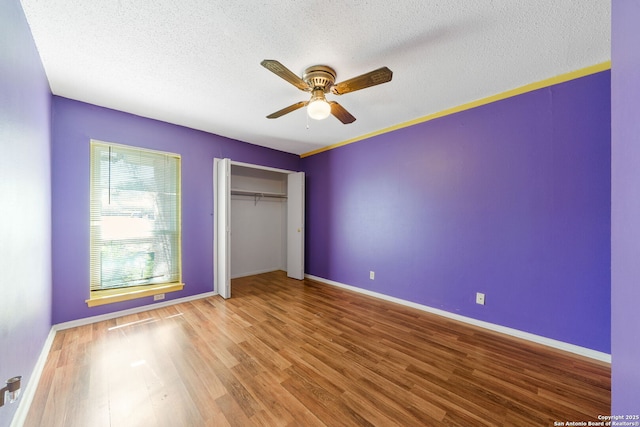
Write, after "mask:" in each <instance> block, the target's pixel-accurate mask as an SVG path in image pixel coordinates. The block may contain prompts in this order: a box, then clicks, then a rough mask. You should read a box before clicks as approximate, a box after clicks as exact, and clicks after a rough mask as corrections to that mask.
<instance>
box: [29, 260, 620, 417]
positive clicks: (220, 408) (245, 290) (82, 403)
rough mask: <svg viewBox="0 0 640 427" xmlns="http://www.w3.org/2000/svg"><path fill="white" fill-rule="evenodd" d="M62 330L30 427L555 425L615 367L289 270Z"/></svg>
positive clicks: (601, 386)
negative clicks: (228, 294) (220, 292)
mask: <svg viewBox="0 0 640 427" xmlns="http://www.w3.org/2000/svg"><path fill="white" fill-rule="evenodd" d="M232 287H233V298H231V299H229V300H226V301H225V300H223V299H222V298H219V297H210V298H206V299H201V300H197V301H193V302H188V303H182V304H178V305H174V306H170V307H165V308H159V309H155V310H152V311H149V312H145V313H140V314H136V315H131V316H126V317H122V318H118V319H114V320H109V321H104V322H99V323H95V324H92V325H87V326H82V327H78V328H74V329H68V330H64V331H59V332H58V333H57V335H56V337H55V340H54V343H53V346H52V349H51V352H50V354H49V358H48V360H47V363H46V366H45V369H44V372H43V375H42V378H41V381H40V384H39V386H38V389H37V392H36V395H35V398H34V401H33V404H32V406H31V410H30V412H29V414H28V419H27V422H26V426H28V427H32V426H34V427H35V426H38V427H41V426H47V427H48V426H65V427H67V426H80V427H87V426H90V427H100V426H117V427H125V426H144V427H151V426H172V427H176V426H254V425H255V426H393V425H399V426H443V425H444V426H553V425H554V422H556V421H557V422H566V421H585V422H586V421H590V420H592V421H596V420H597V416H598V415H600V414H602V415H608V414H609V413H610V366H609V365H608V364H605V363H601V362H596V361H592V360H589V359H585V358H582V357H579V356H575V355H570V354H566V353H563V352H560V351H557V350H553V349H549V348H547V347H543V346H540V345H536V344H532V343H528V342H526V341H522V340H518V339H515V338H512V337H507V336H503V335H500V334H497V333H494V332H490V331H485V330H483V329H480V328H476V327H472V326H468V325H465V324H461V323H457V322H455V321H451V320H448V319H444V318H441V317H438V316H435V315H432V314H429V313H425V312H422V311H418V310H415V309H411V308H407V307H404V306H400V305H397V304H393V303H389V302H385V301H380V300H377V299H374V298H371V297H367V296H364V295H360V294H357V293H353V292H349V291H346V290H342V289H339V288H335V287H331V286H328V285H324V284H320V283H317V282H313V281H309V280H305V281H297V280H291V279H287V278H286V277H285V275H284V274H283V273H282V272H275V273H267V274H262V275H258V276H252V277H247V278H242V279H236V280H234V282H233V285H232Z"/></svg>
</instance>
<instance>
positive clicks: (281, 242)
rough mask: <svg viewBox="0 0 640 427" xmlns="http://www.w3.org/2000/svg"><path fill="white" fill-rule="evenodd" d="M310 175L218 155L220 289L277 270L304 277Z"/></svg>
mask: <svg viewBox="0 0 640 427" xmlns="http://www.w3.org/2000/svg"><path fill="white" fill-rule="evenodd" d="M303 228H304V174H303V173H302V172H294V171H288V170H282V169H274V168H268V167H263V166H258V165H252V164H248V163H240V162H232V161H230V160H229V159H215V160H214V269H215V274H214V290H215V291H217V292H218V293H219V294H220V295H221V296H223V297H224V298H229V297H230V296H231V283H230V282H231V279H232V278H236V277H242V276H248V275H253V274H259V273H264V272H267V271H274V270H286V271H287V275H288V276H289V277H292V278H295V279H302V278H303V277H304V252H303V251H304V232H303Z"/></svg>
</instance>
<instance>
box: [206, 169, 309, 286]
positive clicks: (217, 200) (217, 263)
mask: <svg viewBox="0 0 640 427" xmlns="http://www.w3.org/2000/svg"><path fill="white" fill-rule="evenodd" d="M225 165H228V166H225ZM231 166H242V167H246V168H252V169H259V170H265V171H271V172H277V173H282V174H285V175H287V178H288V179H287V182H288V184H287V191H290V189H291V187H290V184H289V181H290V179H289V175H292V174H296V176H297V177H298V179H297V180H296V181H297V182H301V189H299V191H298V192H297V193H298V194H297V195H296V197H294V200H295V202H296V203H298V204H300V206H296V209H294V210H293V212H296V215H295V216H294V218H293V220H294V221H292V218H290V216H291V212H292V211H291V210H290V207H289V199H287V238H286V241H287V264H289V262H290V260H291V259H294V260H296V261H295V262H296V264H295V267H293V271H294V273H293V276H291V275H290V274H289V271H291V270H292V268H291V267H290V266H289V265H287V275H289V277H294V278H296V279H299V280H301V279H303V278H304V277H302V276H303V275H304V190H305V188H304V173H303V172H297V171H291V170H286V169H278V168H272V167H268V166H260V165H255V164H251V163H244V162H236V161H232V160H230V159H220V158H214V159H213V249H214V252H213V258H214V259H213V268H214V272H213V290H214V292H216V293H218V294H219V295H221V296H222V297H223V298H230V297H231V279H230V272H231V267H230V266H231V249H230V248H231V243H230V240H231V239H230V236H229V230H231V215H230V207H231V204H230V198H231V185H230V183H231ZM226 167H228V170H227V176H226V179H225V177H223V176H219V173H221V171H219V169H220V168H226ZM300 177H301V179H300ZM218 187H220V188H218ZM221 208H222V211H221V212H219V209H221ZM223 215H224V217H223ZM292 224H293V225H292ZM219 230H220V231H219ZM292 230H294V231H295V234H296V237H293V239H294V240H295V241H296V242H297V244H296V245H295V247H296V248H297V250H299V254H296V255H292V254H290V251H291V249H290V242H291V241H292V240H291V239H292V236H291V232H292ZM219 236H222V238H223V240H224V242H223V241H220V240H219Z"/></svg>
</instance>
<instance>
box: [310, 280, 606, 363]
mask: <svg viewBox="0 0 640 427" xmlns="http://www.w3.org/2000/svg"><path fill="white" fill-rule="evenodd" d="M305 277H306V278H308V279H311V280H315V281H317V282H320V283H325V284H327V285H331V286H336V287H339V288H344V289H348V290H350V291H354V292H358V293H361V294H365V295H369V296H372V297H375V298H379V299H382V300H385V301H390V302H394V303H397V304H401V305H404V306H407V307H412V308H416V309H418V310H422V311H426V312H429V313H433V314H437V315H439V316H443V317H447V318H449V319H453V320H457V321H460V322H464V323H468V324H470V325H474V326H479V327H481V328H484V329H489V330H491V331H495V332H500V333H503V334H506V335H511V336H513V337H517V338H522V339H525V340H527V341H531V342H535V343H538V344H542V345H546V346H548V347H552V348H556V349H559V350H564V351H568V352H570V353H574V354H578V355H580V356H585V357H588V358H590V359H595V360H599V361H601V362H606V363H611V355H610V354H608V353H603V352H600V351H596V350H592V349H590V348H586V347H580V346H577V345H575V344H569V343H566V342H563V341H558V340H554V339H551V338H547V337H543V336H540V335H535V334H532V333H529V332H524V331H520V330H518V329H513V328H508V327H506V326H501V325H496V324H493V323H489V322H485V321H482V320H477V319H473V318H471V317H466V316H461V315H459V314H455V313H450V312H448V311H444V310H440V309H437V308H433V307H429V306H427V305H422V304H418V303H415V302H411V301H407V300H403V299H400V298H395V297H391V296H389V295H385V294H381V293H378V292H373V291H368V290H366V289H362V288H358V287H355V286H350V285H345V284H344V283H339V282H334V281H333V280H328V279H324V278H322V277H317V276H313V275H311V274H306V275H305Z"/></svg>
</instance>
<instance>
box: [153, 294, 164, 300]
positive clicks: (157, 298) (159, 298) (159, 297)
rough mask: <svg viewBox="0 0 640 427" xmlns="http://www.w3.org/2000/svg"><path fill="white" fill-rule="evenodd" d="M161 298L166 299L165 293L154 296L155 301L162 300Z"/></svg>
mask: <svg viewBox="0 0 640 427" xmlns="http://www.w3.org/2000/svg"><path fill="white" fill-rule="evenodd" d="M161 299H164V294H157V295H154V296H153V300H154V301H160V300H161Z"/></svg>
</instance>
